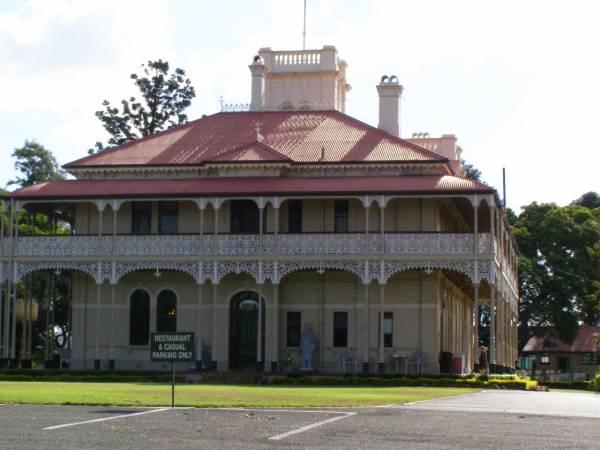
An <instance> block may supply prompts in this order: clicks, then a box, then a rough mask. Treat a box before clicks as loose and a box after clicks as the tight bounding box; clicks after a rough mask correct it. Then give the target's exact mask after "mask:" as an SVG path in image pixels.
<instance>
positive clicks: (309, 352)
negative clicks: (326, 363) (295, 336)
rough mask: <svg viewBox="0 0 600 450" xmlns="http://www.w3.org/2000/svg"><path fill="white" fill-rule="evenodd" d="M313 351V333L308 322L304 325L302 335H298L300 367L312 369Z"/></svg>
mask: <svg viewBox="0 0 600 450" xmlns="http://www.w3.org/2000/svg"><path fill="white" fill-rule="evenodd" d="M314 351H315V335H314V334H313V331H312V327H311V326H310V324H309V323H307V324H306V325H305V326H304V331H302V336H300V358H301V359H302V369H304V370H307V369H312V359H313V352H314Z"/></svg>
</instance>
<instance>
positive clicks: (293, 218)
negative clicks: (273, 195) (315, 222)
mask: <svg viewBox="0 0 600 450" xmlns="http://www.w3.org/2000/svg"><path fill="white" fill-rule="evenodd" d="M288 232H289V233H302V200H290V201H289V202H288Z"/></svg>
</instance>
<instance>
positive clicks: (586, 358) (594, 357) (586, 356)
mask: <svg viewBox="0 0 600 450" xmlns="http://www.w3.org/2000/svg"><path fill="white" fill-rule="evenodd" d="M581 364H582V365H584V366H592V365H593V366H595V365H597V364H598V354H597V353H582V354H581Z"/></svg>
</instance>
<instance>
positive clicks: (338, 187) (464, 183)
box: [7, 175, 494, 199]
mask: <svg viewBox="0 0 600 450" xmlns="http://www.w3.org/2000/svg"><path fill="white" fill-rule="evenodd" d="M491 192H494V190H493V189H492V188H490V187H489V186H486V185H485V184H482V183H479V182H477V181H474V180H470V179H466V178H460V177H455V176H450V175H419V176H379V177H329V178H321V177H319V178H317V177H315V178H312V177H303V178H300V177H246V178H226V177H221V178H195V179H168V180H164V179H136V180H118V179H116V180H115V179H111V180H65V181H53V182H48V183H41V184H36V185H33V186H27V187H25V188H22V189H18V190H16V191H14V192H11V193H9V194H7V197H9V198H10V197H14V198H17V199H19V198H21V199H36V198H37V199H41V198H55V199H57V198H84V197H85V198H91V197H136V196H153V197H157V196H178V197H186V196H228V195H272V194H289V195H302V194H325V195H327V194H329V195H331V194H340V195H343V194H370V195H376V194H396V193H397V194H407V193H415V194H427V193H432V194H434V193H442V194H443V193H491Z"/></svg>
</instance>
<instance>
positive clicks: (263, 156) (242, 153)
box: [207, 141, 290, 162]
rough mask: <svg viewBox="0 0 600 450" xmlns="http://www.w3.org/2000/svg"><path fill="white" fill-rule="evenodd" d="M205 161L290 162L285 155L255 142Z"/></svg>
mask: <svg viewBox="0 0 600 450" xmlns="http://www.w3.org/2000/svg"><path fill="white" fill-rule="evenodd" d="M207 161H210V162H212V161H218V162H239V161H245V162H276V161H282V162H285V161H290V158H288V157H287V156H285V155H282V154H281V153H279V152H278V151H275V150H273V149H272V148H271V147H267V146H266V145H265V144H263V143H261V142H258V141H255V142H251V143H250V144H244V145H242V146H240V147H237V148H234V149H233V150H229V151H227V152H224V153H220V154H218V155H216V156H214V157H212V158H208V160H207Z"/></svg>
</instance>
